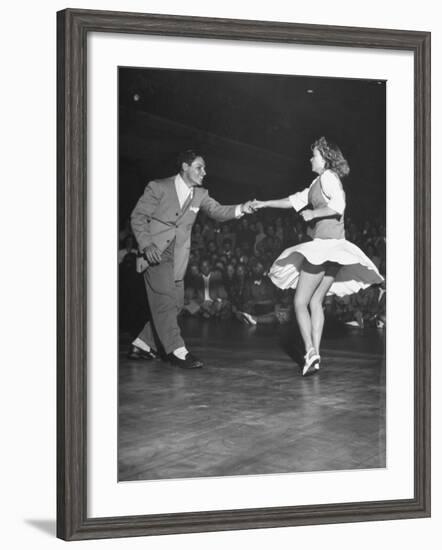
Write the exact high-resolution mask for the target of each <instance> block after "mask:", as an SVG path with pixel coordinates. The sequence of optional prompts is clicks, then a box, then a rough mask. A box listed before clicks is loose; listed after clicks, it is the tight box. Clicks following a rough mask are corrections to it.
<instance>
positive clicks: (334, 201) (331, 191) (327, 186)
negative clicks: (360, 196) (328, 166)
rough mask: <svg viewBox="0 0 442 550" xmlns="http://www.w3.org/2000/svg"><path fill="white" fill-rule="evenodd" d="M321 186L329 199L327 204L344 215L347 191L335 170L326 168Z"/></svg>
mask: <svg viewBox="0 0 442 550" xmlns="http://www.w3.org/2000/svg"><path fill="white" fill-rule="evenodd" d="M321 187H322V193H323V195H324V196H325V198H326V199H327V201H328V202H327V206H328V207H329V208H331V209H332V210H334V211H335V212H337V213H338V214H341V215H342V214H343V213H344V210H345V193H344V190H343V189H342V183H341V180H340V179H339V178H338V176H337V175H336V174H335V173H334V172H332V171H331V170H326V171H325V172H324V173H323V174H322V176H321Z"/></svg>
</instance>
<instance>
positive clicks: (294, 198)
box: [289, 187, 309, 212]
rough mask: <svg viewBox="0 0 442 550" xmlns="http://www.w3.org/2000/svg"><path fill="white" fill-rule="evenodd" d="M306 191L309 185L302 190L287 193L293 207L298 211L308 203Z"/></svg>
mask: <svg viewBox="0 0 442 550" xmlns="http://www.w3.org/2000/svg"><path fill="white" fill-rule="evenodd" d="M308 192H309V187H306V188H305V189H304V190H303V191H299V192H298V193H295V194H294V195H289V201H290V202H291V203H292V206H293V208H294V209H295V210H296V212H298V211H299V210H302V209H303V208H304V207H305V206H307V204H308Z"/></svg>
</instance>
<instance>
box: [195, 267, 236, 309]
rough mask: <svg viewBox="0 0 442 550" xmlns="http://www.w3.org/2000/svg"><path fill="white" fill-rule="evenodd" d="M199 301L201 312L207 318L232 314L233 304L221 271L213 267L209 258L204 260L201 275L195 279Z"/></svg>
mask: <svg viewBox="0 0 442 550" xmlns="http://www.w3.org/2000/svg"><path fill="white" fill-rule="evenodd" d="M195 283H196V293H197V296H196V297H197V301H198V303H199V304H200V314H201V316H202V317H204V318H205V319H210V318H211V317H219V318H221V319H227V318H228V317H230V314H231V304H230V302H229V301H228V299H227V298H228V296H227V292H226V289H225V288H224V285H223V278H222V274H221V272H220V271H216V270H213V269H212V266H211V265H210V261H209V260H203V261H202V262H201V265H200V275H199V277H198V278H197V279H196V281H195Z"/></svg>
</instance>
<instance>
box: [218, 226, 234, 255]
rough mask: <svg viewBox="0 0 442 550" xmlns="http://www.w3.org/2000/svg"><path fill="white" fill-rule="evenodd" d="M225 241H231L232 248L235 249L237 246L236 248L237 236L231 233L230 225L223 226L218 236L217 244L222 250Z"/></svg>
mask: <svg viewBox="0 0 442 550" xmlns="http://www.w3.org/2000/svg"><path fill="white" fill-rule="evenodd" d="M225 240H229V241H230V243H231V244H230V247H231V248H235V246H236V234H235V233H233V232H232V231H231V228H230V224H229V223H223V224H221V228H220V231H219V233H218V234H217V236H216V244H217V245H218V248H219V249H222V247H223V242H224V241H225Z"/></svg>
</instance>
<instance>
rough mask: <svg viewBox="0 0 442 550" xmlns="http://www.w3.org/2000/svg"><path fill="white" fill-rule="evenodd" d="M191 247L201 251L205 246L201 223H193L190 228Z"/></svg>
mask: <svg viewBox="0 0 442 550" xmlns="http://www.w3.org/2000/svg"><path fill="white" fill-rule="evenodd" d="M191 248H192V250H198V251H203V250H204V248H205V242H204V238H203V234H202V232H201V225H200V224H199V223H195V224H194V226H193V230H192V237H191Z"/></svg>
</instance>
